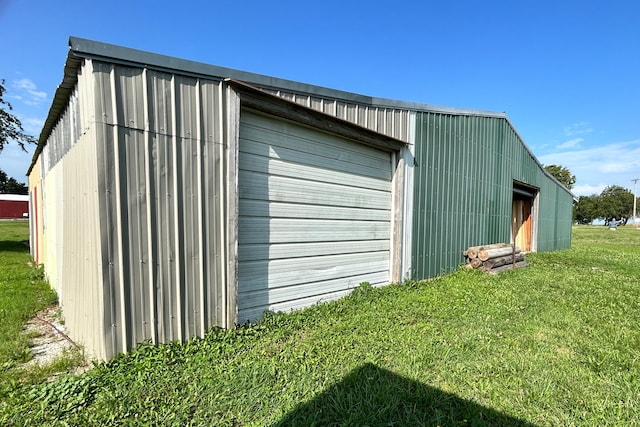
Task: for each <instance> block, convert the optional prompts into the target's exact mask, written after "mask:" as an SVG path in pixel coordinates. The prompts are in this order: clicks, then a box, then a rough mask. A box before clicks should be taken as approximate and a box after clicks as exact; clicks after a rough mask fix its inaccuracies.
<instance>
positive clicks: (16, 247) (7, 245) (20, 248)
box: [0, 240, 29, 252]
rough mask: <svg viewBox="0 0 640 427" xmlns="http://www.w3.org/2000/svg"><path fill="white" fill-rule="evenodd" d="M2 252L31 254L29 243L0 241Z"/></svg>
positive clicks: (0, 250)
mask: <svg viewBox="0 0 640 427" xmlns="http://www.w3.org/2000/svg"><path fill="white" fill-rule="evenodd" d="M0 252H29V242H26V241H25V242H20V241H17V240H0Z"/></svg>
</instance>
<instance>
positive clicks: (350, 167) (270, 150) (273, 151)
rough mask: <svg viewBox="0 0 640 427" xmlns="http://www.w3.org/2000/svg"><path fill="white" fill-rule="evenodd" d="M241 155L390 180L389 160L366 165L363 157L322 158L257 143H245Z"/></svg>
mask: <svg viewBox="0 0 640 427" xmlns="http://www.w3.org/2000/svg"><path fill="white" fill-rule="evenodd" d="M240 153H241V154H251V155H255V156H260V157H262V158H264V159H273V160H281V161H284V162H288V163H297V164H300V165H305V166H319V167H323V168H325V169H327V168H331V170H334V171H344V172H349V171H353V172H354V173H356V174H360V175H362V176H368V177H372V178H377V179H382V180H388V179H389V175H390V172H389V168H388V163H389V159H388V158H385V159H384V160H383V161H381V160H379V159H374V161H372V162H369V163H365V162H363V158H362V157H355V158H354V156H351V155H346V154H344V153H340V152H336V153H331V156H328V155H327V156H320V155H318V154H310V153H304V152H302V151H298V150H293V149H287V148H283V147H273V146H270V145H266V144H261V143H259V142H255V141H245V144H244V146H243V147H242V148H241V149H240Z"/></svg>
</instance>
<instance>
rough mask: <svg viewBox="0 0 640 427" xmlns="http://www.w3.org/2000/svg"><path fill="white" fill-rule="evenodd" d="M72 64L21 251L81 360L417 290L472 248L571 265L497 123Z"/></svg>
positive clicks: (94, 59) (109, 48)
mask: <svg viewBox="0 0 640 427" xmlns="http://www.w3.org/2000/svg"><path fill="white" fill-rule="evenodd" d="M70 46H71V48H70V51H69V55H68V57H67V61H66V64H65V70H64V79H63V81H62V84H61V85H60V86H59V88H58V90H57V91H56V94H55V96H54V100H53V105H52V107H51V110H50V111H49V115H48V118H47V120H46V122H45V125H44V128H43V130H42V133H41V135H40V138H39V143H38V147H37V149H36V152H35V154H34V158H33V162H32V164H31V166H30V168H29V188H30V200H31V211H32V213H33V214H32V219H31V220H32V222H31V242H32V245H31V248H32V255H33V257H34V258H35V260H36V261H37V262H39V263H42V264H44V267H45V271H46V274H47V276H48V278H49V280H50V282H51V285H52V286H53V287H54V288H55V289H56V290H57V292H58V294H59V297H60V302H61V305H62V308H63V313H64V316H65V319H66V325H67V327H68V329H69V332H70V334H71V336H73V337H74V338H75V339H77V340H78V341H80V342H82V343H83V344H84V345H85V347H86V349H87V350H88V352H89V353H90V354H92V355H93V356H94V357H99V358H110V357H111V356H113V355H114V354H116V353H118V352H122V351H126V350H128V349H130V348H132V347H133V346H135V345H136V343H139V342H141V341H143V340H152V341H153V342H167V341H172V340H184V339H187V338H189V337H192V336H196V335H197V336H201V335H203V334H204V333H205V332H206V330H207V329H209V328H211V327H213V326H221V327H225V328H227V327H233V326H234V325H235V324H237V323H242V322H244V321H247V320H255V319H257V318H259V317H260V316H261V314H262V313H263V312H264V310H276V311H277V310H291V309H296V308H300V307H304V306H308V305H311V304H315V303H318V302H321V301H327V300H331V299H335V298H338V297H340V296H342V295H345V294H347V293H348V292H350V290H351V289H353V288H354V287H355V286H357V285H358V284H359V283H361V282H369V283H371V284H372V285H374V286H382V285H384V284H387V283H390V282H400V281H403V280H406V279H422V278H427V277H432V276H435V275H438V274H442V273H445V272H448V271H451V270H452V269H454V268H455V267H456V266H458V265H459V264H460V263H461V262H462V261H463V258H462V251H463V250H464V249H465V248H466V247H468V246H471V245H478V244H484V243H494V242H499V241H503V242H504V241H510V240H513V239H515V241H516V242H517V243H518V244H520V245H522V246H523V247H525V248H526V249H528V250H530V251H536V250H556V249H564V248H568V247H569V246H570V243H571V209H572V195H571V193H570V192H569V191H568V190H567V189H565V188H564V187H562V185H560V184H559V183H558V182H557V181H556V180H555V179H554V178H552V177H551V176H550V175H548V174H547V173H546V172H545V171H544V170H543V168H542V166H541V165H540V163H539V162H538V161H537V160H536V158H535V157H534V155H533V154H532V153H531V151H530V150H529V149H528V148H527V147H526V145H525V144H524V142H523V141H522V139H521V138H520V137H519V135H518V134H517V132H516V131H515V130H514V128H513V126H512V125H511V123H510V122H509V120H508V119H507V117H506V115H504V114H502V113H491V112H482V111H471V110H459V109H447V108H440V107H433V106H429V105H423V104H415V103H408V102H402V101H394V100H386V99H378V98H372V97H367V96H362V95H357V94H352V93H348V92H342V91H338V90H332V89H327V88H322V87H318V86H312V85H306V84H303V83H298V82H292V81H287V80H282V79H277V78H272V77H267V76H262V75H257V74H252V73H247V72H242V71H237V70H231V69H227V68H221V67H217V66H212V65H206V64H201V63H196V62H191V61H186V60H181V59H177V58H170V57H166V56H162V55H157V54H152V53H148V52H142V51H137V50H133V49H128V48H124V47H119V46H113V45H108V44H104V43H98V42H94V41H89V40H84V39H78V38H71V39H70ZM514 221H515V223H514Z"/></svg>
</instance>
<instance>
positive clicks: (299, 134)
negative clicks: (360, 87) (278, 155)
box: [240, 115, 389, 168]
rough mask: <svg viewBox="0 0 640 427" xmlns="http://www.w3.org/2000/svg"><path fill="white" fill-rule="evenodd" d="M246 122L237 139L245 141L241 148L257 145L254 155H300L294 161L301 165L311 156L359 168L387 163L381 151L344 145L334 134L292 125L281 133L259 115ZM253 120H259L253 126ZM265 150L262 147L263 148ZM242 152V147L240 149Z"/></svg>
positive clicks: (356, 145)
mask: <svg viewBox="0 0 640 427" xmlns="http://www.w3.org/2000/svg"><path fill="white" fill-rule="evenodd" d="M252 116H253V117H252V118H251V119H250V120H245V121H244V123H243V126H242V128H241V129H240V138H241V139H242V140H243V141H244V142H245V147H247V149H248V148H249V147H252V146H253V147H255V146H254V145H253V144H252V143H258V144H261V145H262V147H261V148H259V149H260V150H261V151H260V152H259V153H257V154H260V155H264V156H268V153H269V152H274V151H275V152H278V150H279V149H280V148H282V149H284V150H286V151H285V152H287V153H291V154H292V155H293V154H294V152H297V153H298V155H300V154H302V156H300V157H299V158H298V159H299V160H300V161H301V162H302V163H304V162H306V161H307V159H309V158H313V157H314V156H318V157H324V158H326V159H327V160H334V159H336V158H339V159H342V160H344V161H347V162H349V163H353V164H359V165H362V166H367V167H369V166H378V167H380V168H384V166H385V165H386V163H387V162H388V161H389V158H388V154H389V153H387V152H385V151H382V150H379V149H376V148H373V147H368V146H365V145H362V144H355V143H354V144H345V143H344V141H345V140H344V139H342V138H340V137H336V136H334V135H331V134H328V133H324V132H317V131H312V130H309V129H306V128H303V127H301V126H296V125H295V124H290V125H287V127H288V131H287V132H284V133H283V132H281V131H279V130H276V129H273V128H271V126H273V125H274V124H275V125H276V126H278V125H279V124H281V123H286V122H283V121H280V122H279V123H278V124H276V123H275V121H272V120H269V119H264V117H261V116H259V115H252ZM257 121H262V122H261V123H257ZM265 147H266V148H265ZM241 150H244V148H241Z"/></svg>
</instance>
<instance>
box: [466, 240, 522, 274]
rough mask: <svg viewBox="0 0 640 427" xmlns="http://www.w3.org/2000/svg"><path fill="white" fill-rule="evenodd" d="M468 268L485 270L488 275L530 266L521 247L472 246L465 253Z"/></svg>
mask: <svg viewBox="0 0 640 427" xmlns="http://www.w3.org/2000/svg"><path fill="white" fill-rule="evenodd" d="M464 256H465V257H466V260H467V266H469V267H472V268H477V269H481V270H484V271H486V272H488V273H500V272H501V271H505V270H511V269H513V268H519V267H526V266H527V265H529V264H528V263H527V261H525V259H524V252H522V250H521V249H520V248H519V247H515V248H514V247H513V246H512V245H507V244H506V243H496V244H493V245H484V246H472V247H470V248H469V249H467V250H466V251H464Z"/></svg>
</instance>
